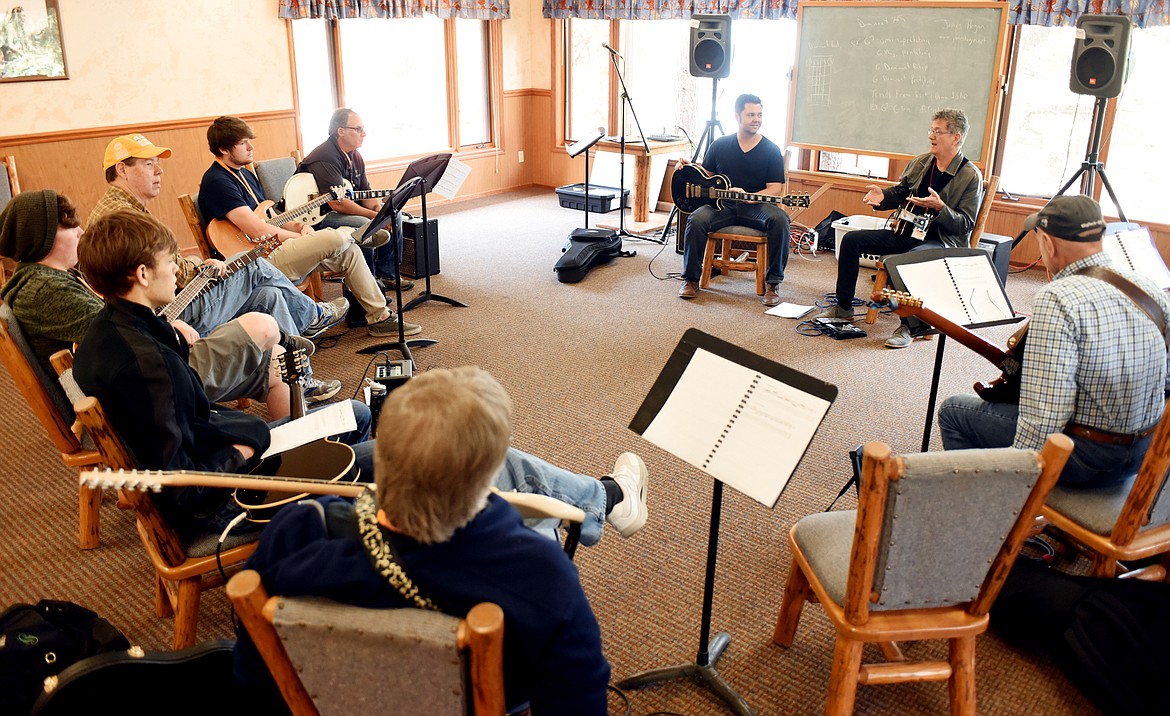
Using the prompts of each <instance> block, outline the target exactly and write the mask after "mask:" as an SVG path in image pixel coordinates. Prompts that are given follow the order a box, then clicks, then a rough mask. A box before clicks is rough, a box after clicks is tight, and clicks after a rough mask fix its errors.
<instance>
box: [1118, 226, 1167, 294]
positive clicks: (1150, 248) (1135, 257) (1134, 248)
mask: <svg viewBox="0 0 1170 716" xmlns="http://www.w3.org/2000/svg"><path fill="white" fill-rule="evenodd" d="M1101 243H1102V245H1103V246H1104V248H1105V253H1107V254H1109V257H1110V258H1111V259H1113V263H1114V264H1116V265H1117V266H1119V267H1121V268H1123V269H1126V270H1128V271H1133V272H1134V273H1136V274H1138V275H1139V276H1145V277H1146V278H1148V279H1150V280H1151V281H1153V282H1154V283H1156V284H1158V288H1160V289H1163V290H1166V289H1170V269H1168V268H1166V262H1165V261H1163V260H1162V254H1160V253H1158V247H1156V246H1154V238H1153V237H1152V236H1150V230H1149V229H1147V228H1145V227H1142V228H1140V229H1130V230H1129V231H1122V232H1120V233H1117V234H1106V235H1105V236H1104V237H1103V238H1102V239H1101ZM1123 247H1124V248H1123Z"/></svg>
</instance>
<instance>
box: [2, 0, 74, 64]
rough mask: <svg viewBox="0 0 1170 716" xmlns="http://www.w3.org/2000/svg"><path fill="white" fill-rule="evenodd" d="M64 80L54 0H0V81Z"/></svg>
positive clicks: (57, 15)
mask: <svg viewBox="0 0 1170 716" xmlns="http://www.w3.org/2000/svg"><path fill="white" fill-rule="evenodd" d="M65 79H69V72H68V70H67V69H66V67H65V47H64V44H63V43H62V42H61V13H60V11H59V10H58V9H57V0H0V82H30V81H34V80H65Z"/></svg>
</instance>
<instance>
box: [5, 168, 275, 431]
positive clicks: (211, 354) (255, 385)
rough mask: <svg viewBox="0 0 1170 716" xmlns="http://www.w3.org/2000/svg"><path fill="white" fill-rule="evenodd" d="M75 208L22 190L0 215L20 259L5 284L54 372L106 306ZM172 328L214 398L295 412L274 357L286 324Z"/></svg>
mask: <svg viewBox="0 0 1170 716" xmlns="http://www.w3.org/2000/svg"><path fill="white" fill-rule="evenodd" d="M81 234H82V229H81V224H80V222H79V221H78V218H77V210H76V208H74V206H73V203H72V202H70V201H69V199H68V198H66V197H64V196H60V195H59V194H57V193H56V192H54V191H52V190H51V189H44V190H41V191H26V192H22V193H20V194H17V195H16V196H15V197H14V198H13V199H12V201H10V202H9V203H8V205H7V206H6V207H5V209H4V212H3V213H0V255H3V256H7V257H8V258H10V259H13V260H15V261H18V262H19V264H18V265H17V267H16V271H15V272H14V273H13V274H12V277H11V278H10V279H8V281H7V283H5V284H4V286H3V288H2V289H0V299H2V300H3V301H4V302H5V303H7V304H8V306H9V307H10V308H11V310H12V313H13V315H15V316H16V320H17V321H18V322H19V324H20V328H21V330H22V331H24V334H25V336H26V338H27V339H28V342H29V345H30V347H31V348H32V350H33V353H35V354H36V358H37V360H38V362H39V363H40V364H41V366H42V367H43V368H44V369H45V371H46V372H47V373H48V374H49V375H55V371H54V370H53V368H52V366H51V365H50V364H49V356H51V355H53V354H54V353H56V352H57V351H59V350H62V349H72V348H73V344H74V343H77V342H79V341H81V339H82V338H84V337H85V333H86V331H87V330H89V325H90V323H92V322H93V319H94V317H95V316H97V314H98V313H99V312H101V310H102V299H101V297H100V296H98V295H97V294H96V293H94V292H93V290H91V289H90V288H89V287H88V286H87V285H86V284H85V283H84V281H83V279H82V277H81V274H80V273H79V272H78V271H77V269H76V268H75V266H76V265H77V246H78V243H79V242H80V241H81ZM173 325H174V327H175V329H176V330H177V331H180V332H182V333H183V335H184V337H185V338H187V341H188V343H190V344H191V352H190V356H189V359H188V362H189V363H190V365H191V367H192V368H193V369H194V370H195V372H196V373H198V374H199V376H200V377H201V378H202V379H203V381H204V384H205V388H206V391H207V396H208V398H209V399H211V400H212V401H213V402H226V401H230V400H237V399H239V398H253V399H256V400H261V401H264V402H266V403H267V404H268V412H269V414H270V415H271V416H272V417H273V418H281V417H284V416H287V415H288V414H289V408H290V402H289V394H288V386H287V385H285V384H284V383H282V382H281V381H280V380H279V379H278V378H277V377H276V375H275V374H274V373H272V371H270V370H269V363H270V361H271V355H272V350H273V347H274V346H275V345H276V343H277V341H278V340H279V339H280V329H279V327H278V326H277V325H276V321H275V320H273V318H272V317H271V316H266V315H264V314H262V313H249V314H245V315H244V316H241V317H240V318H238V319H236V320H233V321H229V322H228V323H225V324H224V325H222V326H220V327H219V328H216V329H215V330H214V331H212V332H211V334H209V335H208V336H207V337H206V338H199V334H198V333H196V332H195V330H194V329H192V328H191V327H190V326H188V325H186V324H185V323H183V322H182V321H175V322H174V324H173Z"/></svg>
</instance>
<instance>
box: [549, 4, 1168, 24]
mask: <svg viewBox="0 0 1170 716" xmlns="http://www.w3.org/2000/svg"><path fill="white" fill-rule="evenodd" d="M543 3H544V7H543V15H544V17H547V18H553V19H558V20H563V19H567V18H574V17H575V18H580V19H584V20H677V19H685V18H688V17H690V16H691V15H695V14H714V13H725V14H728V15H731V17H732V18H733V19H736V20H748V19H753V18H754V19H762V20H779V19H782V18H795V17H796V8H797V0H543ZM1111 14H1120V15H1125V16H1127V17H1129V19H1130V20H1131V21H1132V22H1133V23H1134V25H1136V26H1137V27H1157V26H1160V25H1170V0H1011V6H1010V13H1009V15H1008V22H1009V23H1011V24H1013V25H1044V26H1050V25H1056V26H1061V25H1069V26H1072V25H1075V24H1076V22H1077V18H1078V17H1080V16H1081V15H1111Z"/></svg>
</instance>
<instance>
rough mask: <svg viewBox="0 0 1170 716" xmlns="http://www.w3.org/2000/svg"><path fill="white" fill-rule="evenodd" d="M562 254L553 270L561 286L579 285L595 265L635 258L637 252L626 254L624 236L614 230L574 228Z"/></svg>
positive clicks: (627, 252)
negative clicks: (623, 248)
mask: <svg viewBox="0 0 1170 716" xmlns="http://www.w3.org/2000/svg"><path fill="white" fill-rule="evenodd" d="M561 251H562V252H563V253H562V254H561V257H560V259H558V260H557V263H556V266H554V267H553V270H554V271H556V273H557V280H558V281H560V282H561V283H577V282H578V281H580V280H581V279H583V278H585V274H587V273H589V271H590V270H591V269H592V268H593V267H594V266H600V265H601V264H605V263H609V262H610V261H612V260H614V259H615V258H617V257H618V256H633V255H634V252H633V251H622V237H620V236H618V235H617V232H615V231H614V230H613V229H574V230H573V233H571V234H569V239H568V240H567V241H566V242H565V245H564V247H563V248H562V249H561Z"/></svg>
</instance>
